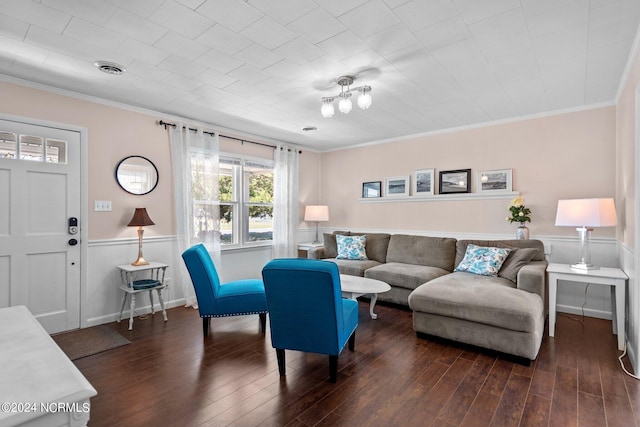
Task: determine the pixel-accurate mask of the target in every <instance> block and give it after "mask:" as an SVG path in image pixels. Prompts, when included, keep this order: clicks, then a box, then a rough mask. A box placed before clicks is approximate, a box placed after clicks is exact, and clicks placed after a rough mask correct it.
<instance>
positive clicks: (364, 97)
mask: <svg viewBox="0 0 640 427" xmlns="http://www.w3.org/2000/svg"><path fill="white" fill-rule="evenodd" d="M358 91H359V92H360V96H358V107H360V108H361V109H363V110H366V109H367V108H369V107H371V95H369V92H371V86H363V87H361V88H360V89H358Z"/></svg>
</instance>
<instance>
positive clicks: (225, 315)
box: [200, 311, 268, 318]
mask: <svg viewBox="0 0 640 427" xmlns="http://www.w3.org/2000/svg"><path fill="white" fill-rule="evenodd" d="M261 313H268V311H247V312H244V313H231V314H207V315H206V316H200V317H203V318H204V317H229V316H244V315H247V314H261Z"/></svg>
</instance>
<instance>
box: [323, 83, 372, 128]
mask: <svg viewBox="0 0 640 427" xmlns="http://www.w3.org/2000/svg"><path fill="white" fill-rule="evenodd" d="M354 80H355V77H353V76H341V77H339V78H338V80H336V83H337V84H338V85H340V88H341V90H340V93H339V94H337V95H335V96H327V97H323V98H322V105H321V107H320V113H321V114H322V117H325V118H330V117H333V114H334V113H335V107H334V106H333V101H335V100H339V101H338V110H339V111H340V112H341V113H342V114H349V112H350V111H351V110H352V109H353V104H352V102H351V99H349V98H350V97H351V95H352V93H353V92H355V91H358V92H360V95H359V96H358V107H360V108H361V109H363V110H366V109H367V108H369V107H371V95H370V94H369V92H371V86H359V87H354V88H352V87H351V84H352V83H353V81H354Z"/></svg>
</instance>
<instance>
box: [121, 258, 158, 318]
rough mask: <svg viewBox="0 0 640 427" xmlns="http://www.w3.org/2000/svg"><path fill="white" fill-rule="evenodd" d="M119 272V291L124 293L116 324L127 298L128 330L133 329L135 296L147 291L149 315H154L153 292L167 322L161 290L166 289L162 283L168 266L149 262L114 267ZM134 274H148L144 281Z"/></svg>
mask: <svg viewBox="0 0 640 427" xmlns="http://www.w3.org/2000/svg"><path fill="white" fill-rule="evenodd" d="M116 267H117V268H118V270H120V278H121V280H122V284H121V285H120V289H122V290H123V291H124V295H123V296H122V307H120V316H119V317H118V322H120V320H122V312H123V311H124V306H125V304H126V302H127V296H129V297H130V298H131V301H130V304H129V330H132V329H133V317H134V313H135V310H136V294H139V293H140V292H145V291H149V300H150V301H151V314H155V313H156V311H155V306H154V304H153V291H156V293H157V294H158V299H159V300H160V307H161V308H162V316H163V317H164V321H165V322H166V321H167V311H166V310H165V309H164V300H163V299H162V290H163V289H164V288H166V287H167V285H165V283H164V275H165V272H166V270H167V267H169V265H168V264H164V263H162V262H150V263H149V264H148V265H138V266H135V265H131V264H123V265H118V266H116ZM136 273H148V274H145V275H146V276H148V277H147V278H145V279H142V278H139V277H137V276H138V275H137V274H136Z"/></svg>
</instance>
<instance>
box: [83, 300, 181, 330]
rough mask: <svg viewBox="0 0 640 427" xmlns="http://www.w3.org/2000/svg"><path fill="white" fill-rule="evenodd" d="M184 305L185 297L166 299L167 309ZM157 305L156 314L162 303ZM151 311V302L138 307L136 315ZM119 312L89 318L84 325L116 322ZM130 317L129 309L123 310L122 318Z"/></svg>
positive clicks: (87, 326)
mask: <svg viewBox="0 0 640 427" xmlns="http://www.w3.org/2000/svg"><path fill="white" fill-rule="evenodd" d="M183 305H184V298H180V299H176V300H172V301H165V303H164V307H165V309H170V308H174V307H181V306H183ZM155 306H156V314H158V312H159V311H160V304H159V303H157V302H156V304H155ZM150 313H151V304H147V305H143V306H140V307H136V316H140V315H143V314H150ZM119 314H120V313H110V314H107V315H104V316H99V317H93V318H90V319H87V324H86V326H84V327H86V328H89V327H91V326H98V325H103V324H105V323H112V322H116V321H117V320H118V316H119ZM128 318H129V310H128V309H126V310H125V311H123V312H122V319H123V321H124V320H125V319H128ZM169 321H171V318H170V317H169ZM134 324H135V320H134Z"/></svg>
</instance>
